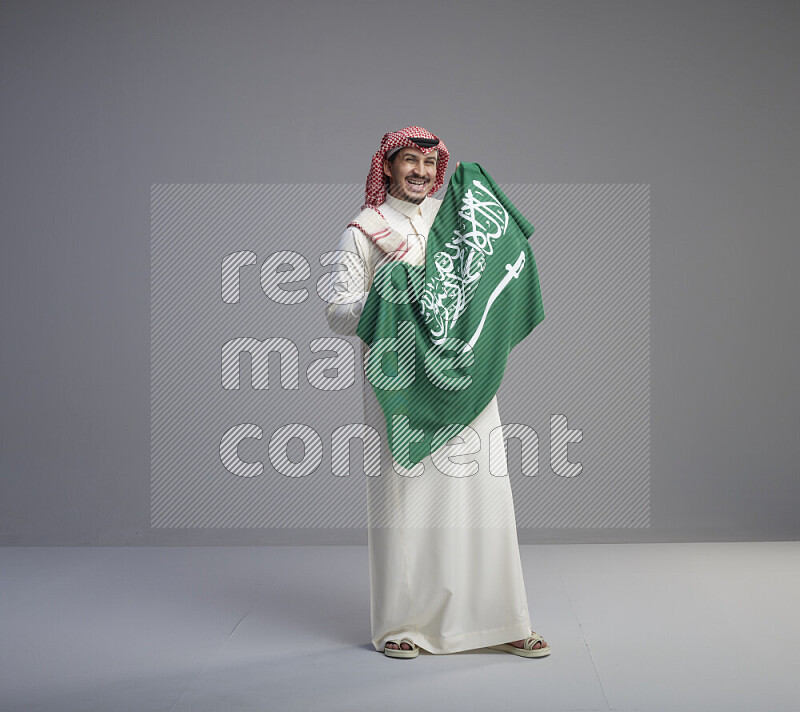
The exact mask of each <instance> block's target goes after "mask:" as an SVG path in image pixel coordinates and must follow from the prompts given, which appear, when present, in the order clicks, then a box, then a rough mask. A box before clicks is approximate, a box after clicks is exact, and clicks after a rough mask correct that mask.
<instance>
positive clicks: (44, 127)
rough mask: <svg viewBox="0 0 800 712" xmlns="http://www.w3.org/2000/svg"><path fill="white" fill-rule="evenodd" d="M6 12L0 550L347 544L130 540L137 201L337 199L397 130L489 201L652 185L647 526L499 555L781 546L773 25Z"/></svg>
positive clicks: (639, 10)
mask: <svg viewBox="0 0 800 712" xmlns="http://www.w3.org/2000/svg"><path fill="white" fill-rule="evenodd" d="M0 13H2V17H1V20H2V21H0V52H2V67H3V71H2V76H1V77H0V81H1V82H2V103H1V104H0V112H1V116H2V146H3V148H2V181H3V183H2V192H1V193H0V195H1V196H2V197H1V198H0V199H1V200H2V221H3V260H2V282H0V284H1V285H2V290H3V292H2V300H0V308H1V309H2V315H3V317H2V324H3V347H2V363H3V373H4V378H3V408H2V418H3V420H2V453H1V457H2V460H1V461H0V466H1V467H2V480H0V543H2V544H6V545H14V544H19V545H73V544H74V545H80V544H100V545H117V544H120V545H122V544H203V545H208V544H260V543H309V542H336V543H365V542H366V532H365V531H364V530H346V529H336V530H320V529H305V530H300V531H298V530H292V529H279V530H268V529H153V530H151V529H150V431H149V417H150V398H149V389H150V370H149V369H150V303H149V300H150V233H149V222H150V186H151V184H154V183H306V184H307V183H315V184H331V183H348V184H354V183H359V184H360V183H362V182H363V180H364V177H365V173H366V168H367V162H368V159H369V156H370V155H371V153H372V152H373V151H374V150H375V148H376V145H377V141H378V139H379V138H380V136H381V135H382V134H383V133H384V132H385V131H387V130H392V129H396V128H399V127H401V126H405V125H408V124H420V125H422V126H426V127H428V128H431V130H434V131H438V132H440V133H441V134H442V136H443V137H444V138H445V140H446V142H447V144H448V147H449V148H450V150H451V153H452V154H453V156H454V158H455V160H477V161H485V162H486V163H487V164H491V165H492V166H500V167H502V176H501V175H500V174H499V173H498V174H497V175H496V177H497V178H498V180H501V182H503V183H517V184H520V183H532V184H553V183H562V184H563V183H569V184H571V183H582V184H583V183H603V184H607V183H625V184H630V183H642V184H649V185H650V200H651V203H650V204H651V230H652V232H651V240H652V281H651V300H652V301H651V315H652V321H651V328H652V331H651V334H652V341H651V349H652V374H651V375H652V400H651V405H652V410H651V413H652V421H651V428H652V429H651V476H652V478H651V527H650V528H649V529H618V530H608V529H598V530H590V529H557V530H556V529H554V530H546V529H530V530H522V531H520V540H521V541H522V542H523V543H524V542H536V541H564V542H585V541H686V540H725V539H728V540H739V539H796V538H797V536H798V532H799V531H800V526H799V525H798V517H797V513H796V512H797V505H798V500H799V499H800V484H798V482H799V481H800V480H799V478H798V474H800V473H798V469H799V466H798V462H800V452H798V450H799V449H800V446H799V445H798V443H800V438H799V437H798V435H800V413H799V412H798V395H800V393H799V391H800V389H799V388H798V369H797V366H796V364H797V362H798V351H799V349H798V318H797V314H796V312H797V304H798V296H800V295H799V294H798V287H797V280H796V279H795V278H794V277H795V275H794V271H795V268H796V265H797V264H798V256H800V255H799V254H798V253H800V247H799V246H798V223H799V222H800V221H798V217H797V212H796V209H795V208H796V200H797V194H798V169H797V166H798V164H799V160H798V159H800V155H798V154H799V153H800V151H798V145H800V135H798V134H799V133H800V131H798V126H800V116H799V115H798V108H799V102H798V94H797V88H796V77H797V75H798V69H800V67H798V57H799V56H800V55H799V54H798V49H797V43H796V37H797V32H798V29H800V22H799V21H800V6H798V5H797V4H796V3H790V2H767V3H764V2H759V3H756V2H747V3H745V2H704V3H699V4H697V3H688V2H686V3H680V2H663V3H647V2H535V3H521V2H514V3H512V2H495V3H488V4H480V3H475V2H425V3H417V2H404V3H397V4H389V3H370V2H303V1H301V2H295V3H292V4H289V3H283V4H274V3H258V2H226V3H224V4H223V3H221V2H174V1H168V2H158V3H153V2H145V3H141V2H139V3H133V2H126V3H121V2H117V3H85V2H81V3H79V2H70V3H45V2H37V3H21V2H5V3H4V4H3V6H2V10H0ZM357 208H358V205H357V204H354V205H353V211H355V210H357ZM340 228H341V226H339V227H332V231H331V235H330V236H328V237H326V238H325V239H326V240H330V241H335V240H336V239H337V238H338V234H339V232H340ZM279 246H280V245H276V249H277V248H278V247H279ZM331 249H333V248H332V247H331ZM279 423H280V418H279V416H277V415H276V416H274V417H273V419H272V420H268V419H267V418H265V419H264V420H263V421H262V425H263V426H264V428H265V429H269V428H270V427H277V425H278V424H279Z"/></svg>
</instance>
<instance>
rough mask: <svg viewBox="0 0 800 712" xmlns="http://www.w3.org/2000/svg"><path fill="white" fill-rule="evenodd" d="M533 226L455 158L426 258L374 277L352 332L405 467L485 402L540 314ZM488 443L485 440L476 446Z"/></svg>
mask: <svg viewBox="0 0 800 712" xmlns="http://www.w3.org/2000/svg"><path fill="white" fill-rule="evenodd" d="M532 233H533V226H532V225H531V224H530V223H529V222H528V221H527V220H526V219H525V218H524V217H523V216H522V214H521V213H520V212H519V211H518V210H517V209H516V208H515V207H514V206H513V205H512V204H511V202H510V201H509V200H508V198H507V197H506V196H505V194H504V193H503V192H502V191H501V190H500V188H499V187H498V185H497V183H495V182H494V180H493V179H492V177H491V176H490V175H489V174H488V173H487V172H486V171H485V170H483V168H481V166H480V165H479V164H477V163H463V162H462V163H461V164H460V165H459V166H458V167H457V168H456V171H455V173H454V174H453V176H452V178H450V182H449V184H448V185H447V191H446V193H445V196H444V198H443V200H442V204H441V206H440V208H439V212H438V213H437V215H436V218H435V220H434V222H433V225H432V226H431V230H430V233H429V235H428V245H427V251H426V255H425V264H424V265H419V266H415V265H410V264H407V263H405V262H402V261H400V260H395V261H390V262H388V263H384V264H382V266H380V267H379V268H378V269H377V271H376V273H375V276H374V279H373V283H372V287H371V289H370V292H369V295H368V296H367V300H366V303H365V304H364V310H363V313H362V314H361V318H360V320H359V322H358V328H357V330H356V333H357V335H358V336H359V337H360V338H361V339H362V340H363V341H364V342H365V343H366V345H367V347H368V349H367V354H366V357H365V362H364V364H365V370H366V376H367V379H368V380H369V382H370V383H371V385H372V387H373V389H374V390H375V395H376V396H377V399H378V402H379V403H380V405H381V408H382V409H383V413H384V416H385V418H386V428H387V432H388V435H389V447H390V449H391V453H392V457H393V458H394V460H395V461H396V462H397V463H398V464H400V465H401V466H403V467H404V468H406V469H411V468H412V467H413V466H414V465H416V464H417V463H419V462H420V461H421V460H423V459H424V458H425V457H427V456H428V455H430V454H431V453H434V452H436V450H437V449H438V448H439V447H441V446H442V445H444V444H445V443H446V442H447V441H448V440H449V439H450V438H452V437H453V436H455V435H458V434H459V433H460V432H461V431H462V430H464V428H465V427H466V426H468V425H469V424H470V423H471V422H472V421H473V420H474V419H475V417H476V416H477V415H479V414H480V413H481V411H482V410H483V409H484V408H485V407H486V406H487V405H488V404H489V402H490V401H491V400H492V398H493V397H494V395H495V393H497V389H498V388H499V386H500V382H501V381H502V380H503V373H504V372H505V368H506V363H507V362H508V355H509V353H510V352H511V349H513V348H514V346H516V345H517V344H518V343H519V342H520V341H522V339H524V338H525V337H526V336H527V335H528V334H530V332H531V331H532V330H533V328H534V327H535V326H536V325H537V324H539V323H540V322H541V321H542V320H543V319H544V308H543V306H542V295H541V290H540V288H539V276H538V274H537V271H536V262H535V261H534V258H533V251H532V250H531V247H530V244H529V242H528V239H529V238H530V236H531V234H532ZM481 445H482V446H484V447H488V445H489V444H488V443H482V444H481Z"/></svg>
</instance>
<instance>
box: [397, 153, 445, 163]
mask: <svg viewBox="0 0 800 712" xmlns="http://www.w3.org/2000/svg"><path fill="white" fill-rule="evenodd" d="M403 158H416V156H415V155H414V154H413V153H409V152H408V151H406V152H405V153H403ZM423 158H424V159H425V160H426V161H427V160H428V159H429V158H432V159H433V160H434V161H436V160H438V159H439V156H423Z"/></svg>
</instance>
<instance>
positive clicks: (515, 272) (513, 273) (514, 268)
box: [461, 252, 525, 353]
mask: <svg viewBox="0 0 800 712" xmlns="http://www.w3.org/2000/svg"><path fill="white" fill-rule="evenodd" d="M524 266H525V253H524V252H520V253H519V257H517V261H516V262H515V263H514V264H513V265H509V264H507V265H506V274H505V276H504V277H503V279H501V280H500V281H499V282H498V284H497V286H496V287H495V288H494V290H493V291H492V294H491V296H490V297H489V299H488V301H487V302H486V307H485V309H484V310H483V316H482V317H481V323H480V324H478V328H477V329H476V330H475V333H474V334H473V335H472V338H471V339H470V340H469V342H468V343H467V344H466V346H464V348H463V349H461V353H465V352H466V351H467V349H471V348H473V347H474V346H475V342H476V341H477V340H478V337H479V336H480V335H481V331H482V330H483V325H484V323H485V322H486V316H487V315H488V314H489V309H490V308H491V306H492V302H494V300H495V299H497V297H498V296H499V295H500V292H502V291H503V290H504V289H505V288H506V286H507V285H508V283H509V282H510V281H511V280H512V279H516V278H517V277H519V273H520V272H521V271H522V268H523V267H524Z"/></svg>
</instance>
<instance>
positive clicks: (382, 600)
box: [325, 196, 531, 654]
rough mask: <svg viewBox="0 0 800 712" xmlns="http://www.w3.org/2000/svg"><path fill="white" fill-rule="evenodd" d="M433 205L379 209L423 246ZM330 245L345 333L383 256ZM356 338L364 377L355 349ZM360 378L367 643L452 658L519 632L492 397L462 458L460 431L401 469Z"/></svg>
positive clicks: (372, 249)
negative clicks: (371, 456)
mask: <svg viewBox="0 0 800 712" xmlns="http://www.w3.org/2000/svg"><path fill="white" fill-rule="evenodd" d="M440 205H441V201H440V200H437V199H435V198H430V197H428V198H426V199H425V200H424V201H423V202H422V204H421V205H419V206H417V205H414V204H413V203H408V202H405V201H401V200H397V199H396V198H394V197H392V196H388V197H387V201H386V203H383V204H382V205H381V213H383V215H384V216H385V217H386V219H387V220H388V222H389V224H390V225H391V227H393V228H394V229H395V230H397V231H398V232H400V233H401V234H402V235H410V238H409V239H413V240H421V241H422V242H423V245H426V244H427V235H428V231H429V230H430V226H431V224H432V223H433V219H434V217H435V216H436V213H437V211H438V209H439V206H440ZM414 233H419V235H416V234H414ZM336 249H338V250H342V251H345V252H347V253H349V254H350V255H351V256H350V257H347V256H346V257H345V259H344V260H341V259H340V260H339V261H340V262H343V263H344V264H345V265H346V267H347V272H334V273H332V277H331V279H330V283H329V287H328V293H327V294H326V300H327V301H328V302H330V304H327V305H326V309H325V312H326V317H327V320H328V324H329V326H330V328H331V330H332V331H334V333H337V334H341V335H346V336H354V335H355V330H356V327H357V325H358V320H359V318H360V315H361V311H362V310H363V306H364V303H365V302H366V298H367V294H368V292H369V288H370V286H371V285H372V278H373V275H374V272H375V264H376V262H377V260H378V259H379V257H380V256H381V254H382V252H381V250H380V248H378V247H377V246H376V245H375V244H374V243H373V242H372V241H371V240H370V239H369V238H367V237H366V236H365V235H364V234H363V233H362V232H361V231H360V230H358V229H357V228H354V227H350V228H347V229H346V230H345V231H344V234H343V235H342V236H341V238H340V240H339V244H338V246H337V248H336ZM352 255H357V256H358V257H354V256H352ZM334 283H338V286H336V287H334ZM356 338H358V337H356ZM359 342H360V343H361V355H362V375H363V359H364V354H365V351H366V347H365V345H364V344H363V342H361V340H360V339H359ZM361 382H362V385H363V404H364V423H366V424H367V425H369V426H371V427H373V428H375V430H376V431H377V432H378V433H379V434H380V437H381V441H380V443H381V468H380V475H379V476H371V477H367V478H366V481H367V504H368V525H369V532H368V542H369V572H370V620H371V626H372V643H373V645H374V646H375V649H376V650H379V651H382V650H383V649H384V645H385V643H386V642H388V641H389V640H395V639H399V638H402V637H408V638H410V639H411V640H413V641H414V642H415V643H416V644H417V645H418V646H419V647H420V648H422V649H424V650H427V651H428V652H430V653H434V654H442V653H455V652H458V651H460V650H472V649H475V648H482V647H486V646H489V645H498V644H501V643H507V642H509V641H512V640H519V639H521V638H525V637H526V636H528V635H530V631H531V624H530V615H529V612H528V603H527V597H526V594H525V584H524V581H523V575H522V565H521V561H520V556H519V543H518V539H517V529H516V520H515V516H514V503H513V500H512V495H511V485H510V482H509V477H508V470H507V466H506V456H505V451H504V448H503V445H502V438H499V439H498V438H497V433H500V432H502V430H499V431H497V433H496V434H495V439H494V440H493V441H492V448H490V447H489V444H490V436H489V433H490V432H491V431H492V430H493V429H496V428H499V427H500V426H501V422H500V416H499V412H498V407H497V397H496V396H495V397H494V398H493V399H492V400H491V402H490V403H489V404H488V405H487V406H486V408H485V409H484V410H483V411H482V412H481V413H480V414H479V415H478V416H477V417H476V418H475V420H474V421H473V422H472V423H470V427H471V428H472V429H473V430H474V431H475V434H472V433H471V432H470V431H469V430H465V431H464V432H462V437H463V440H461V441H460V442H461V443H463V444H462V445H461V448H462V449H463V450H464V453H465V454H461V455H457V456H453V454H452V451H453V450H456V449H457V447H456V445H457V444H458V443H459V438H456V439H452V440H451V441H450V442H451V443H453V445H445V446H442V448H440V450H439V451H438V452H436V453H433V456H428V457H426V458H425V459H424V460H422V465H423V466H424V472H423V474H421V475H419V476H408V475H409V474H410V472H409V471H408V470H405V469H404V468H402V467H401V466H400V465H399V464H397V463H394V461H393V459H392V457H391V453H390V452H389V439H388V436H387V431H386V421H385V418H384V415H383V411H382V409H381V406H380V404H379V402H378V399H377V398H376V396H375V393H374V391H373V389H372V386H371V385H370V383H369V382H368V381H367V382H364V379H363V378H362V379H361ZM475 435H477V438H478V439H479V440H477V443H478V447H475V443H476V439H475ZM467 445H469V446H467ZM448 448H450V450H449V452H450V453H451V454H450V457H451V458H452V459H451V460H450V462H451V463H458V464H460V465H461V466H460V467H454V466H453V465H452V464H451V465H450V466H449V467H448V465H447V458H446V457H445V458H443V457H442V455H441V453H442V452H443V451H445V450H447V449H448ZM490 452H491V464H492V467H491V472H490V467H489V463H490ZM466 453H469V454H466ZM434 462H436V463H437V464H438V465H439V468H437V467H436V466H435V464H434ZM470 462H472V463H473V464H472V465H470V466H469V467H466V466H465V464H466V463H470ZM395 468H396V469H395ZM470 468H471V469H470ZM464 472H472V473H473V474H469V475H467V476H464V474H463V473H464ZM445 473H447V474H445Z"/></svg>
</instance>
